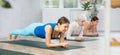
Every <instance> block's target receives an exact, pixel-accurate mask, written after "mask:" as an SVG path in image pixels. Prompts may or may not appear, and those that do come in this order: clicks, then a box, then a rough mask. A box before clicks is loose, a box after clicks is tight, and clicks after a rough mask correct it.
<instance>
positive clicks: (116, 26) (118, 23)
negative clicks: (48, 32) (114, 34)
mask: <svg viewBox="0 0 120 55" xmlns="http://www.w3.org/2000/svg"><path fill="white" fill-rule="evenodd" d="M80 13H81V10H80V9H64V8H63V9H43V11H42V16H43V22H44V23H46V22H56V21H57V19H58V17H61V16H66V17H67V18H68V19H69V20H70V21H73V20H74V17H76V16H78V15H79V14H80ZM97 16H98V18H99V24H98V26H97V27H98V31H104V24H105V13H104V9H99V13H98V15H97ZM119 17H120V8H117V9H111V18H110V20H111V21H110V31H120V19H119Z"/></svg>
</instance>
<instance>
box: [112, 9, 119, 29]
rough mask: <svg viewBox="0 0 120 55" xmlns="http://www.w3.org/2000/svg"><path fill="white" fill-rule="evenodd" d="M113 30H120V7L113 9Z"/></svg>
mask: <svg viewBox="0 0 120 55" xmlns="http://www.w3.org/2000/svg"><path fill="white" fill-rule="evenodd" d="M110 20H111V22H110V24H111V25H110V27H111V28H110V29H111V31H120V8H115V9H111V18H110Z"/></svg>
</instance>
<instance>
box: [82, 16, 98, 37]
mask: <svg viewBox="0 0 120 55" xmlns="http://www.w3.org/2000/svg"><path fill="white" fill-rule="evenodd" d="M98 22H99V19H98V18H97V17H96V16H95V17H93V18H92V19H91V21H90V22H85V23H84V30H83V36H98V32H97V25H98Z"/></svg>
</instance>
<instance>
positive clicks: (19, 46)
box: [0, 35, 120, 55]
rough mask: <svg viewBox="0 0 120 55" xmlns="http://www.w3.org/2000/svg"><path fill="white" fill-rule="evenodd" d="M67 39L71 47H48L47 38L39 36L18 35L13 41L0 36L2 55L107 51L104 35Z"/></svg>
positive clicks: (78, 54) (96, 54)
mask: <svg viewBox="0 0 120 55" xmlns="http://www.w3.org/2000/svg"><path fill="white" fill-rule="evenodd" d="M66 41H68V43H69V48H62V47H56V48H46V46H45V39H41V38H37V37H18V39H17V40H16V41H12V42H8V41H7V39H6V38H0V55H104V52H105V48H104V46H105V45H104V44H105V43H104V35H100V36H99V37H87V38H86V40H84V41H71V40H66ZM51 42H52V43H57V42H58V39H53V40H52V41H51ZM111 49H113V50H114V49H115V48H111ZM113 52H114V51H113ZM119 52H120V51H119ZM114 53H115V52H114ZM111 54H112V55H114V54H113V53H111Z"/></svg>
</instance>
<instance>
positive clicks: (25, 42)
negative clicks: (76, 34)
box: [0, 40, 85, 51]
mask: <svg viewBox="0 0 120 55" xmlns="http://www.w3.org/2000/svg"><path fill="white" fill-rule="evenodd" d="M0 43H10V44H17V45H22V46H28V47H35V48H42V49H48V50H55V51H64V50H71V49H78V48H85V47H84V46H77V45H76V46H75V45H74V46H73V45H69V47H68V48H63V47H55V48H47V47H46V45H45V42H40V41H31V40H17V41H12V42H8V41H0Z"/></svg>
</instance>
